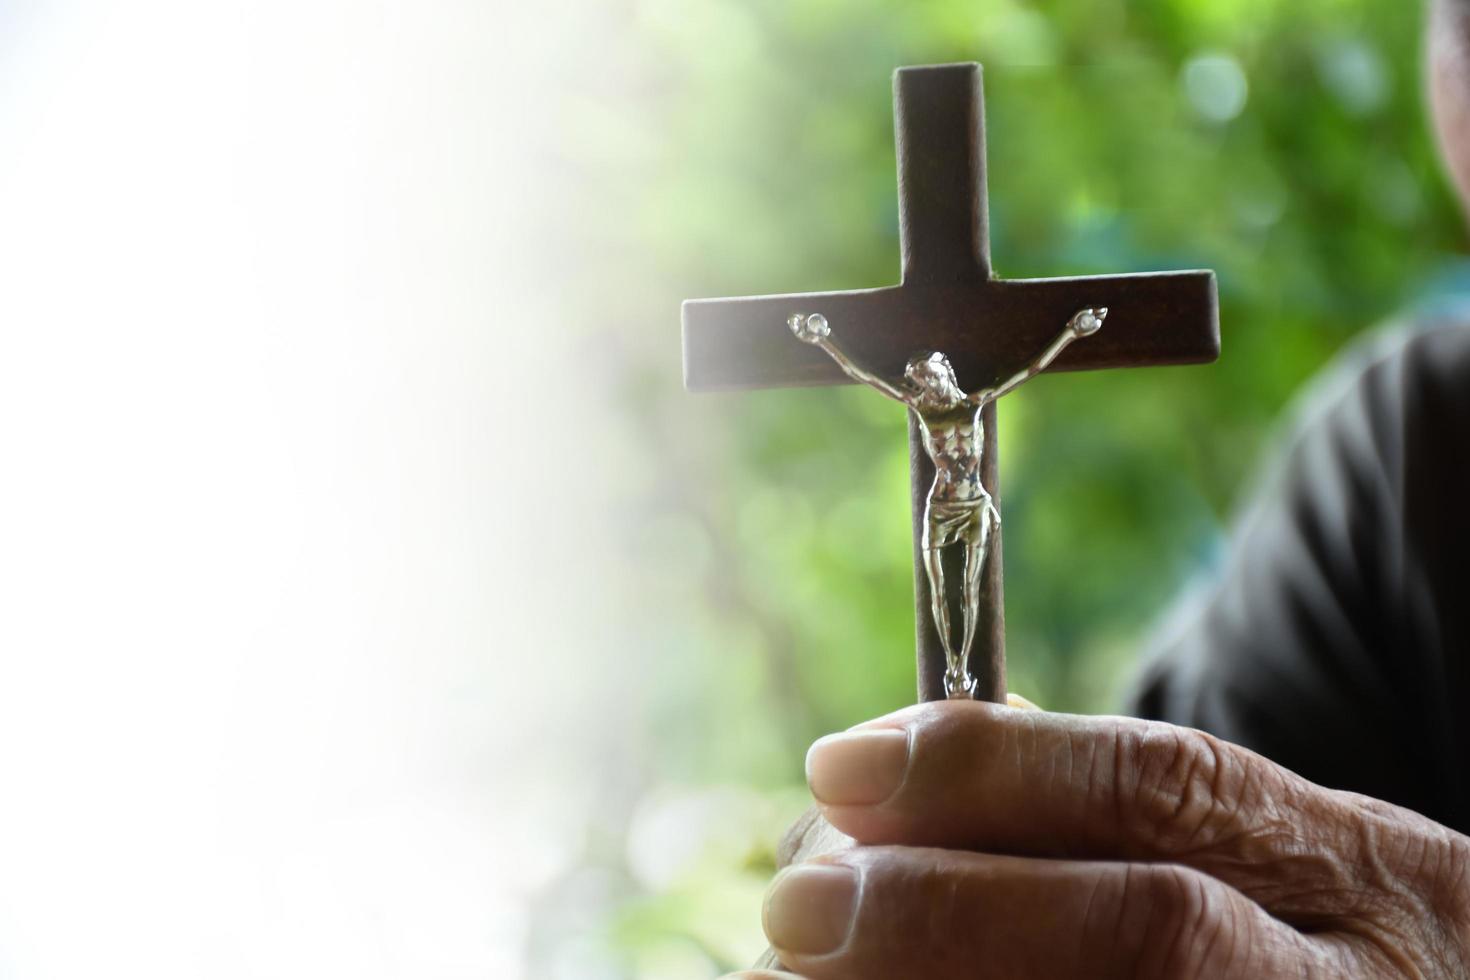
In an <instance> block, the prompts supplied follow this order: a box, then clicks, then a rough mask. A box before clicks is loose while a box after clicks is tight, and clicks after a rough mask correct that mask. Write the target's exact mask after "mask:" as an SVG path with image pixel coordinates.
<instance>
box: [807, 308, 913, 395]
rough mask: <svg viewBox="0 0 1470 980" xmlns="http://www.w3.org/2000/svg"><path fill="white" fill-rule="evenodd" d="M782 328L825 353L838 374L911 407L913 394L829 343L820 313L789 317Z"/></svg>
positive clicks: (825, 321) (828, 333)
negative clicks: (785, 326) (839, 370)
mask: <svg viewBox="0 0 1470 980" xmlns="http://www.w3.org/2000/svg"><path fill="white" fill-rule="evenodd" d="M786 325H787V326H789V327H790V328H791V332H792V333H794V334H795V335H796V338H797V339H798V340H800V341H803V342H804V343H808V344H811V345H813V346H814V347H820V348H822V350H824V351H826V352H827V355H828V356H829V357H831V358H832V360H834V361H836V362H837V366H838V367H840V368H842V372H843V373H844V374H846V375H847V376H848V377H849V378H851V379H852V380H854V381H857V382H859V383H861V384H865V385H867V386H868V387H870V388H875V389H877V390H878V391H879V392H881V393H882V394H885V395H887V396H888V397H889V398H892V399H893V400H894V401H896V402H903V403H904V404H905V405H911V404H912V403H913V394H912V393H911V392H908V391H905V390H904V389H902V388H900V387H898V386H897V385H895V384H893V383H892V382H890V381H888V380H887V379H886V378H881V377H879V376H878V375H876V374H874V373H873V372H872V371H869V370H867V369H866V368H864V367H863V366H862V365H860V364H858V363H857V362H856V361H854V360H853V359H852V358H850V357H848V356H847V355H846V354H845V353H843V351H842V349H841V348H840V347H838V346H837V345H836V344H834V343H832V337H831V334H832V328H831V327H830V326H828V325H827V318H826V317H824V316H822V315H821V314H820V313H814V314H812V315H811V316H802V315H801V314H800V313H796V314H793V315H792V316H791V317H790V318H789V319H788V320H787V321H786Z"/></svg>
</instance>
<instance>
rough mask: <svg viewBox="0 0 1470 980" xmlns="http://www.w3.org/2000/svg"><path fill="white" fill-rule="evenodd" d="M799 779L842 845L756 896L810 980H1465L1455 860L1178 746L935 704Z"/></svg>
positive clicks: (813, 758)
mask: <svg viewBox="0 0 1470 980" xmlns="http://www.w3.org/2000/svg"><path fill="white" fill-rule="evenodd" d="M807 777H808V780H809V782H810V783H811V788H812V793H813V795H814V796H815V797H816V798H817V801H818V803H819V805H820V808H821V811H822V813H823V815H824V816H825V817H826V818H827V820H829V821H830V822H831V824H832V825H833V826H835V827H836V828H837V829H838V830H840V831H842V832H843V833H845V834H848V835H850V836H851V837H852V838H854V839H855V840H856V842H857V845H858V846H856V847H853V848H851V849H849V850H846V851H843V852H841V853H837V854H832V855H828V856H826V857H822V858H819V859H817V860H815V861H811V862H808V863H805V864H799V865H795V866H792V867H788V868H787V869H786V870H784V871H783V872H782V873H781V874H780V875H779V876H778V877H777V878H776V881H775V882H774V883H773V884H772V886H771V889H770V892H769V893H768V895H767V898H766V907H765V928H766V934H767V936H768V937H769V938H770V941H771V943H772V945H773V946H774V947H775V949H776V952H777V953H778V954H779V956H780V959H781V961H782V963H784V964H785V966H786V967H787V968H788V969H793V970H796V971H797V972H799V973H800V974H802V975H803V976H804V977H808V978H811V980H826V978H843V980H863V978H869V977H871V978H883V980H891V978H895V977H925V978H933V980H945V978H961V977H964V978H973V977H1007V978H1011V977H1016V978H1024V977H1110V976H1126V977H1158V978H1166V977H1167V978H1173V977H1241V978H1252V980H1259V978H1266V977H1287V976H1290V977H1305V976H1324V977H1348V976H1351V977H1465V976H1470V838H1466V837H1463V836H1461V835H1459V834H1457V833H1454V832H1453V831H1450V830H1448V829H1447V828H1445V827H1442V826H1440V825H1438V824H1436V823H1433V822H1432V821H1430V820H1427V819H1425V818H1423V817H1421V816H1419V815H1417V814H1415V813H1411V812H1409V811H1407V810H1402V809H1399V808H1398V807H1394V806H1390V805H1388V804H1386V803H1382V802H1379V801H1377V800H1372V799H1368V798H1366V797H1362V796H1357V795H1353V794H1349V793H1343V792H1337V791H1334V790H1329V789H1324V788H1322V787H1320V786H1316V785H1314V784H1312V783H1309V782H1307V781H1306V780H1305V779H1302V778H1301V777H1299V776H1297V775H1295V774H1293V773H1291V772H1289V771H1287V770H1285V769H1282V768H1280V767H1279V766H1276V765H1274V764H1273V763H1271V762H1269V761H1268V760H1266V759H1264V758H1262V757H1261V756H1258V755H1256V754H1254V753H1252V752H1249V751H1247V750H1245V749H1242V748H1239V747H1237V746H1234V745H1230V744H1227V743H1224V742H1221V741H1219V740H1217V739H1215V738H1212V737H1211V736H1209V735H1205V734H1203V733H1201V732H1197V731H1193V730H1189V729H1183V728H1176V727H1174V726H1171V725H1165V724H1159V723H1151V722H1142V721H1135V720H1132V719H1125V718H1091V717H1079V716H1071V715H1058V714H1047V713H1044V712H1039V711H1025V710H1018V709H1015V708H1007V707H1002V706H998V705H991V704H983V703H978V702H940V703H935V704H928V705H920V706H918V707H914V708H910V709H906V710H904V711H900V712H898V713H896V714H893V715H889V716H888V717H886V718H881V719H879V720H877V721H873V722H869V723H867V724H865V725H861V726H859V727H857V728H855V729H852V730H850V731H847V732H844V733H841V734H838V735H832V736H828V737H827V738H824V739H822V740H821V741H819V742H817V743H816V745H814V746H813V747H812V750H811V752H810V754H809V755H808V757H807ZM740 976H743V977H748V978H756V977H777V976H782V974H776V973H766V972H760V971H758V972H752V973H746V974H741V975H740Z"/></svg>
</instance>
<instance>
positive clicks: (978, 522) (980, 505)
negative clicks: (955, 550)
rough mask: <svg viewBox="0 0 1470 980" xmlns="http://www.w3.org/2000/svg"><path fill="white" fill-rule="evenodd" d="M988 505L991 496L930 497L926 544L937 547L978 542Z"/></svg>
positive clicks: (933, 548)
mask: <svg viewBox="0 0 1470 980" xmlns="http://www.w3.org/2000/svg"><path fill="white" fill-rule="evenodd" d="M989 506H990V498H989V497H981V498H979V499H978V500H944V501H930V503H929V521H928V527H927V528H926V529H925V535H924V539H925V540H924V547H925V548H926V549H928V550H930V551H934V550H936V549H939V548H946V547H948V546H950V545H952V544H959V543H961V542H963V543H964V544H969V545H978V544H979V543H980V539H981V538H982V537H983V536H984V534H985V519H986V517H985V512H986V510H987V509H988V508H989Z"/></svg>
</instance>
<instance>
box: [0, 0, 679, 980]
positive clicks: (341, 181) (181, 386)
mask: <svg viewBox="0 0 1470 980" xmlns="http://www.w3.org/2000/svg"><path fill="white" fill-rule="evenodd" d="M583 20H584V19H583V18H580V17H577V16H572V14H571V13H570V11H565V10H561V9H559V8H558V7H557V5H556V4H546V3H537V4H526V5H520V7H519V8H507V7H504V6H502V5H500V4H496V3H484V2H481V3H473V2H448V3H446V2H439V3H433V4H427V3H426V4H410V3H406V2H404V3H366V2H348V0H292V2H277V0H266V2H263V0H248V2H246V0H225V2H217V0H210V2H198V0H174V2H169V0H138V2H133V3H128V4H114V3H106V2H101V0H97V2H87V0H76V2H70V3H68V2H51V3H25V2H23V0H22V2H16V0H0V978H5V980H9V978H26V980H31V978H52V977H55V978H82V977H87V978H94V977H102V976H107V977H132V976H138V977H149V978H159V980H162V978H174V977H180V978H182V977H191V978H193V977H210V978H229V977H273V978H274V977H303V978H305V977H313V978H319V977H355V978H371V977H495V978H515V977H517V976H520V975H521V971H522V969H523V968H522V966H521V961H522V959H521V958H522V950H523V947H524V944H525V940H526V937H525V928H526V920H525V915H526V912H525V899H526V897H527V896H529V895H532V894H534V893H535V891H536V889H537V888H538V887H539V886H540V885H541V883H542V882H544V881H545V880H547V879H548V877H549V876H551V875H553V874H555V873H557V872H558V871H559V870H560V869H562V868H564V867H566V866H567V864H568V862H570V861H572V860H573V859H574V857H575V855H574V854H573V853H572V849H573V848H574V847H575V841H574V839H573V837H572V831H573V830H574V827H575V824H576V822H577V819H578V815H579V811H580V809H581V808H582V807H583V806H584V805H585V801H584V799H583V791H582V790H581V789H580V787H581V785H582V783H583V779H582V777H583V770H582V768H581V764H579V763H578V761H577V760H578V759H579V758H581V757H582V755H581V753H579V752H578V751H577V749H576V746H577V743H578V740H579V739H581V738H583V737H585V735H586V733H585V732H584V731H583V728H584V727H585V726H586V725H587V724H590V722H578V721H576V719H578V718H583V717H587V715H586V713H585V712H583V711H582V710H581V709H582V707H583V706H584V705H585V704H586V703H587V702H588V701H589V700H590V699H591V698H593V697H594V695H595V694H596V689H597V685H598V682H599V679H598V676H597V675H596V673H595V671H593V669H592V667H591V666H590V661H588V660H587V659H586V658H579V657H578V656H577V654H576V651H578V650H583V649H586V647H587V645H588V643H589V635H590V630H591V624H592V623H594V622H596V621H597V617H598V615H599V610H598V608H597V606H598V601H599V600H598V599H597V597H596V595H595V594H594V593H593V592H592V591H591V590H586V589H583V588H580V587H579V586H578V585H577V583H575V582H574V583H570V584H569V583H565V582H562V581H559V580H558V579H557V578H556V577H555V576H554V575H553V574H552V572H553V570H554V569H555V568H558V567H566V563H567V560H568V557H569V556H572V555H585V556H586V563H585V564H583V565H582V566H580V571H579V572H578V573H577V574H578V575H580V576H584V578H583V579H582V582H583V584H585V582H586V581H587V580H588V578H590V577H595V575H596V574H597V562H598V561H600V560H602V559H600V558H599V555H600V554H601V553H602V552H601V544H600V538H599V534H600V533H601V532H600V530H599V528H600V525H601V517H602V515H600V514H599V512H598V505H597V501H598V494H597V492H596V487H595V483H594V482H592V481H591V477H590V474H591V473H592V472H593V470H592V468H591V465H590V464H589V462H588V461H587V454H591V455H593V456H595V451H596V446H597V444H598V441H599V439H600V438H601V436H600V433H599V429H598V425H599V423H598V421H597V420H598V418H599V417H600V412H599V411H598V410H597V406H596V405H595V404H594V402H593V397H592V396H590V395H587V394H585V390H586V389H585V387H584V385H583V384H582V380H581V378H580V376H579V374H578V371H579V370H580V367H579V366H580V365H581V364H583V363H585V362H586V361H587V358H586V357H582V358H581V359H580V360H579V358H578V356H577V339H578V338H577V332H576V329H575V327H574V326H573V325H569V323H568V321H567V317H566V315H565V313H564V312H563V311H562V310H561V309H559V307H558V305H557V303H558V300H559V297H560V296H561V295H562V294H565V293H566V291H567V288H566V280H567V279H568V278H570V277H571V276H572V275H573V271H572V270H569V269H565V268H563V269H558V268H557V258H558V255H557V251H558V250H557V243H556V237H555V234H554V232H556V231H557V230H558V229H560V230H563V231H564V230H565V229H566V227H568V226H569V225H570V224H571V223H572V219H573V218H574V217H575V215H574V214H573V213H571V212H573V211H574V204H573V203H571V202H569V200H568V196H567V195H568V191H567V187H568V186H569V182H568V180H563V179H561V176H560V175H558V173H557V170H556V168H557V153H556V145H555V144H556V140H557V129H556V126H557V120H556V100H557V94H558V92H559V90H560V87H561V86H563V85H564V84H565V83H566V81H567V79H568V78H572V77H575V76H577V74H578V73H579V72H580V71H582V70H583V69H582V68H580V67H579V65H581V64H583V63H582V61H581V60H580V57H579V48H580V46H581V45H582V44H583V43H584V42H585V40H586V37H587V34H588V32H589V31H590V30H592V28H591V27H590V26H589V25H587V24H586V23H584V22H583ZM671 336H672V335H671ZM579 454H582V455H579ZM578 596H580V598H577V597H578ZM559 658H560V659H559Z"/></svg>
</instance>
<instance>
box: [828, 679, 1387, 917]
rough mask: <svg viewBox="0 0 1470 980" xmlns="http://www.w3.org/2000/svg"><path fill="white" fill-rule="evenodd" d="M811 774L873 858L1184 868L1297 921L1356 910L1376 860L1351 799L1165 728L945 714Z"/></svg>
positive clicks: (835, 744) (907, 724) (949, 709)
mask: <svg viewBox="0 0 1470 980" xmlns="http://www.w3.org/2000/svg"><path fill="white" fill-rule="evenodd" d="M807 773H808V779H809V781H810V782H811V786H812V792H813V795H814V796H816V798H817V800H818V801H819V803H820V804H821V805H822V809H823V812H824V813H825V814H826V816H827V819H828V820H829V821H830V822H831V823H832V824H833V826H835V827H836V828H837V829H838V830H840V831H842V832H844V833H846V834H849V835H851V836H852V837H854V838H855V839H857V840H858V841H859V842H862V843H870V844H871V843H902V844H911V845H924V846H933V847H958V848H967V849H972V850H980V851H990V852H1000V853H1006V854H1019V855H1035V856H1051V857H1077V858H1103V859H1121V860H1143V861H1173V862H1178V863H1181V864H1186V865H1189V866H1190V867H1193V868H1196V869H1198V870H1201V871H1204V872H1206V873H1207V874H1210V875H1213V876H1215V877H1217V878H1220V879H1221V880H1223V881H1225V882H1226V883H1228V884H1230V885H1232V886H1234V887H1236V888H1238V889H1240V890H1241V891H1243V892H1245V893H1246V894H1247V895H1249V896H1250V897H1252V898H1254V899H1255V900H1257V901H1259V902H1261V903H1262V904H1264V905H1265V906H1266V907H1267V908H1268V909H1269V910H1270V911H1272V912H1273V913H1275V914H1277V915H1280V916H1282V917H1283V918H1286V919H1287V920H1288V921H1298V920H1297V919H1293V918H1292V917H1293V916H1302V917H1305V916H1309V915H1312V916H1315V915H1320V914H1322V913H1323V912H1324V911H1326V910H1324V907H1323V895H1324V893H1326V892H1330V891H1336V892H1339V893H1341V894H1342V896H1343V901H1345V902H1346V901H1351V900H1352V899H1353V896H1352V894H1351V893H1352V891H1353V882H1352V880H1351V878H1350V876H1349V880H1344V877H1343V869H1344V868H1348V869H1351V868H1353V867H1355V866H1362V867H1365V868H1369V867H1371V864H1372V860H1373V856H1372V855H1371V854H1365V853H1363V851H1362V848H1363V846H1364V845H1363V844H1362V840H1363V839H1364V836H1365V835H1364V834H1363V833H1362V830H1363V824H1362V821H1363V819H1364V818H1365V813H1364V811H1363V810H1362V809H1361V808H1360V807H1358V806H1354V805H1350V804H1349V803H1348V802H1347V800H1346V799H1345V796H1344V794H1336V793H1332V792H1330V791H1327V790H1323V789H1322V788H1321V787H1317V786H1314V785H1313V784H1311V783H1308V782H1307V781H1305V780H1303V779H1301V778H1300V777H1298V776H1295V775H1294V774H1292V773H1290V772H1288V771H1286V770H1284V769H1281V768H1280V767H1278V766H1276V765H1274V764H1273V763H1271V762H1269V761H1268V760H1266V759H1264V758H1262V757H1260V756H1258V755H1255V754H1254V753H1252V752H1249V751H1247V750H1245V749H1242V748H1239V747H1237V746H1233V745H1229V744H1227V743H1225V742H1221V741H1219V740H1218V739H1214V738H1211V737H1210V736H1208V735H1205V734H1203V733H1201V732H1196V731H1193V730H1190V729H1184V728H1177V727H1174V726H1172V725H1164V724H1160V723H1152V722H1142V721H1136V720H1133V719H1126V718H1087V717H1081V716H1076V715H1059V714H1050V713H1046V712H1039V711H1017V710H1013V709H1008V708H1004V707H1000V706H996V705H990V704H984V703H980V702H939V703H936V704H932V705H922V706H919V707H917V708H912V709H907V710H905V711H902V712H899V713H897V714H894V715H890V716H889V717H887V718H884V719H879V720H878V721H876V722H872V723H869V724H867V725H864V726H860V727H859V728H857V729H854V730H852V731H849V732H845V733H842V734H840V735H835V736H829V737H828V738H825V739H822V740H821V741H819V742H818V743H817V744H816V745H814V746H813V747H812V751H811V752H810V753H809V755H808V757H807ZM1327 858H1333V860H1328V859H1327ZM1365 873H1366V872H1365ZM1283 883H1285V884H1283Z"/></svg>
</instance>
